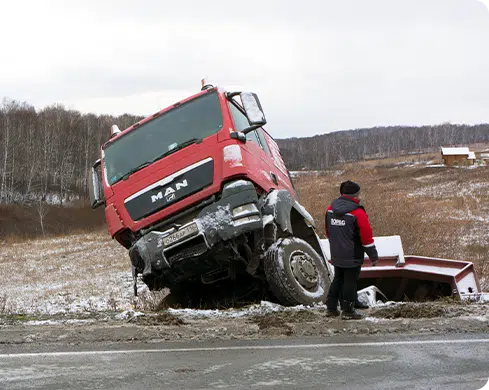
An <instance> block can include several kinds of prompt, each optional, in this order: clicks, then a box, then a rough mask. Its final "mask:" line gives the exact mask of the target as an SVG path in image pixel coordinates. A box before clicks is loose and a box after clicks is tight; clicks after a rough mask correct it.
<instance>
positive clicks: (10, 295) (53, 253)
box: [0, 232, 133, 314]
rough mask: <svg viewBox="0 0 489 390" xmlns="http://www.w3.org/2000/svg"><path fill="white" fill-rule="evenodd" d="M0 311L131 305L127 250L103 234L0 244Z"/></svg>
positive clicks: (75, 310) (38, 311)
mask: <svg viewBox="0 0 489 390" xmlns="http://www.w3.org/2000/svg"><path fill="white" fill-rule="evenodd" d="M0 276H1V278H2V289H1V291H0V314H9V313H33V314H34V313H35V314H59V313H82V312H97V311H106V310H112V311H115V310H124V309H126V310H127V309H130V308H131V305H132V299H133V296H132V277H131V271H130V263H129V258H128V256H127V253H126V250H125V249H124V248H122V247H120V246H119V245H118V244H117V243H116V242H114V241H112V240H111V239H110V238H109V237H108V236H107V234H106V233H104V232H97V233H90V234H80V235H71V236H66V237H62V238H51V239H40V240H32V241H26V242H21V243H14V244H5V243H2V251H1V253H0Z"/></svg>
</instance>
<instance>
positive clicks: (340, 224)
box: [325, 196, 379, 268]
mask: <svg viewBox="0 0 489 390" xmlns="http://www.w3.org/2000/svg"><path fill="white" fill-rule="evenodd" d="M325 227H326V235H327V237H328V238H329V246H330V249H331V262H332V263H333V265H334V266H337V267H343V268H352V267H358V266H361V265H362V264H363V260H364V253H366V254H367V255H368V257H369V258H370V260H372V261H377V259H378V257H379V256H378V254H377V248H376V247H375V244H374V239H373V237H372V228H371V226H370V221H369V220H368V216H367V213H366V212H365V209H364V208H363V206H360V204H359V203H358V201H357V200H356V199H354V198H351V197H349V196H341V197H339V198H338V199H335V200H334V201H333V203H331V206H329V207H328V210H327V211H326V218H325Z"/></svg>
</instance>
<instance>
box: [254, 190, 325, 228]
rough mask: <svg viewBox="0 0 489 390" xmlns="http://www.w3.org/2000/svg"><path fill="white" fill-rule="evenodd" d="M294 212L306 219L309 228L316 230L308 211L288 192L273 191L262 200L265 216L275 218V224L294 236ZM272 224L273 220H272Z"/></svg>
mask: <svg viewBox="0 0 489 390" xmlns="http://www.w3.org/2000/svg"><path fill="white" fill-rule="evenodd" d="M292 210H295V212H297V213H298V214H299V215H301V216H302V217H303V218H304V221H305V222H306V224H307V225H308V226H309V227H312V228H313V229H315V228H316V224H315V223H314V219H313V218H312V216H311V214H309V213H308V212H307V210H306V209H305V208H304V207H303V206H302V205H301V204H300V203H299V202H297V201H296V200H295V199H294V197H293V196H292V195H291V194H290V192H289V191H287V190H272V191H270V192H269V193H268V194H267V195H266V197H265V198H264V199H263V200H262V213H263V215H271V216H273V218H274V220H275V222H276V223H277V224H278V225H279V226H280V228H281V229H282V230H283V231H284V232H288V233H290V234H294V231H293V223H292V222H293V221H292V218H291V213H292ZM270 222H271V220H270Z"/></svg>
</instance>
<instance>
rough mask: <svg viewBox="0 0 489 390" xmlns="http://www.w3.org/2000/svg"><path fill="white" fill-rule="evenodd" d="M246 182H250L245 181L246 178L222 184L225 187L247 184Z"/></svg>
mask: <svg viewBox="0 0 489 390" xmlns="http://www.w3.org/2000/svg"><path fill="white" fill-rule="evenodd" d="M248 184H250V182H249V181H246V180H236V181H233V182H232V183H229V184H226V185H225V186H224V188H225V189H230V188H237V187H242V186H247V185H248Z"/></svg>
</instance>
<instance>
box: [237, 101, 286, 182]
mask: <svg viewBox="0 0 489 390" xmlns="http://www.w3.org/2000/svg"><path fill="white" fill-rule="evenodd" d="M229 109H230V111H231V116H232V118H233V122H234V128H235V130H236V131H241V130H244V129H246V128H247V127H249V126H250V124H249V122H248V118H246V116H245V115H244V114H243V113H242V112H241V111H240V110H239V109H238V108H237V107H236V106H235V105H234V104H232V103H229ZM265 147H266V148H267V149H266V150H265ZM265 147H264V146H263V144H262V141H261V140H260V137H259V136H258V134H257V130H254V131H250V132H249V133H248V134H246V143H245V144H244V145H243V146H242V149H243V151H244V152H245V153H246V167H247V170H248V176H249V177H250V179H252V180H253V181H255V182H256V183H257V184H258V185H259V186H260V187H262V188H263V189H265V190H267V191H268V190H269V189H270V188H277V187H278V184H277V183H278V180H277V178H276V172H275V170H274V169H273V165H271V164H270V163H269V161H270V156H269V155H267V154H266V152H267V151H268V147H267V146H266V145H265Z"/></svg>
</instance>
